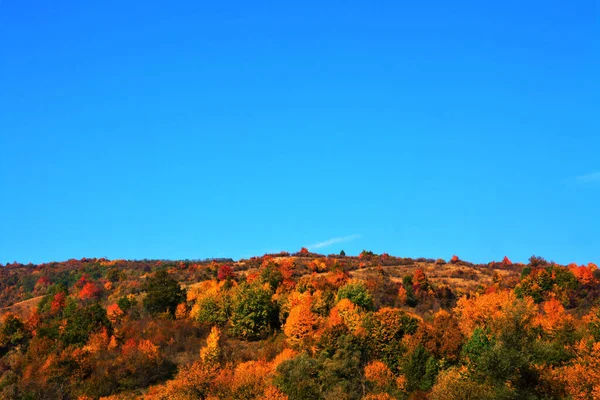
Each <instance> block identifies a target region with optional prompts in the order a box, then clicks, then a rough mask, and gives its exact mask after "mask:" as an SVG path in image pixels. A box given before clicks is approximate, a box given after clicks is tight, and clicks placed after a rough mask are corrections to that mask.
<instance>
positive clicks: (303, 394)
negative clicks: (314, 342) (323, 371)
mask: <svg viewBox="0 0 600 400" xmlns="http://www.w3.org/2000/svg"><path fill="white" fill-rule="evenodd" d="M319 374H320V367H319V363H318V362H317V360H314V359H312V358H310V357H309V356H308V355H306V354H301V355H300V356H298V357H295V358H292V359H291V360H287V361H284V362H282V363H281V364H280V365H279V366H278V367H277V375H276V376H275V379H274V383H275V385H276V386H277V387H279V389H281V391H282V392H283V393H285V394H286V395H287V396H288V397H289V400H319V399H322V398H323V395H322V394H321V387H320V384H319Z"/></svg>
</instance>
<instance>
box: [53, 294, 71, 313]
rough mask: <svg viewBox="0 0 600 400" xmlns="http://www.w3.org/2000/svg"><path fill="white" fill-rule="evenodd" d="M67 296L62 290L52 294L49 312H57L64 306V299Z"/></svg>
mask: <svg viewBox="0 0 600 400" xmlns="http://www.w3.org/2000/svg"><path fill="white" fill-rule="evenodd" d="M66 298H67V296H66V295H65V293H64V292H58V293H56V294H55V295H54V298H53V299H52V303H51V304H50V312H51V313H52V314H56V313H58V312H59V311H60V310H62V309H63V307H64V306H65V300H66Z"/></svg>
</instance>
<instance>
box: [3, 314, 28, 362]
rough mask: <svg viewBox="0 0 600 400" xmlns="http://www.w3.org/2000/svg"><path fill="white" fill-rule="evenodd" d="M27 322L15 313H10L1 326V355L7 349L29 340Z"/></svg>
mask: <svg viewBox="0 0 600 400" xmlns="http://www.w3.org/2000/svg"><path fill="white" fill-rule="evenodd" d="M29 337H30V335H29V332H28V331H27V329H26V328H25V324H24V323H23V322H21V320H20V319H19V318H17V317H16V316H15V315H13V314H8V315H7V316H6V317H5V319H4V323H3V324H2V326H0V355H2V354H3V353H5V352H6V351H7V350H9V349H11V348H14V347H18V346H20V345H24V344H26V343H27V341H28V340H29Z"/></svg>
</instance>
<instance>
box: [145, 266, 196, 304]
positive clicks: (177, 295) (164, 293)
mask: <svg viewBox="0 0 600 400" xmlns="http://www.w3.org/2000/svg"><path fill="white" fill-rule="evenodd" d="M145 289H146V292H147V295H146V297H145V298H144V308H145V309H146V311H148V312H149V313H150V314H152V315H155V314H160V313H164V312H168V313H170V314H171V315H175V310H176V309H177V305H178V304H180V303H182V302H183V301H185V298H186V294H185V290H183V289H182V288H181V287H180V286H179V283H177V281H176V280H175V279H173V277H171V275H169V273H168V272H167V271H165V270H160V271H158V272H156V273H155V274H154V276H152V277H151V278H150V279H148V282H147V283H146V288H145Z"/></svg>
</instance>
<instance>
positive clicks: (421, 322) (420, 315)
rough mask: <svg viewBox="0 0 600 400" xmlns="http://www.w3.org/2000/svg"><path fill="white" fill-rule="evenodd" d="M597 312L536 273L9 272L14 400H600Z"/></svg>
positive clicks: (400, 261) (428, 266)
mask: <svg viewBox="0 0 600 400" xmlns="http://www.w3.org/2000/svg"><path fill="white" fill-rule="evenodd" d="M599 294H600V272H599V270H598V268H597V266H596V265H594V264H591V263H590V264H588V265H576V264H570V265H567V266H562V265H557V264H555V263H552V262H548V261H546V260H544V259H543V258H541V257H535V256H534V257H532V258H531V259H530V260H529V262H528V264H526V265H524V264H514V263H513V262H512V261H510V260H509V259H508V258H507V257H504V259H503V260H502V261H501V262H491V263H489V264H484V265H474V264H471V263H469V262H466V261H463V260H461V259H460V258H458V257H457V256H453V257H452V258H451V259H450V262H449V263H446V262H445V261H444V260H442V259H438V260H433V259H417V260H413V259H408V258H398V257H393V256H390V255H388V254H382V255H377V254H374V253H373V252H370V251H363V252H362V253H361V254H360V255H359V256H358V257H350V256H346V254H345V253H344V252H341V253H340V254H339V255H329V256H322V255H318V254H314V253H311V252H309V251H308V250H307V249H302V250H300V251H299V252H298V253H295V254H288V253H279V254H271V255H265V256H263V257H253V258H251V259H247V260H240V261H238V262H234V261H233V260H229V259H220V260H203V261H200V260H186V261H176V262H173V261H159V260H141V261H123V260H114V261H110V260H106V259H82V260H69V261H66V262H61V263H49V264H40V265H21V264H17V263H12V264H8V265H6V266H0V308H1V310H2V312H1V313H0V315H1V318H0V398H2V399H82V400H83V399H97V398H106V399H113V400H114V399H134V398H140V399H277V400H284V399H289V400H294V399H323V400H326V399H336V400H337V399H341V400H344V399H356V400H361V399H371V400H377V399H379V400H382V399H409V398H410V399H425V398H429V399H447V400H452V399H465V398H469V399H565V398H567V399H594V398H600V307H599V306H600V304H599V300H598V295H599Z"/></svg>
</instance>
